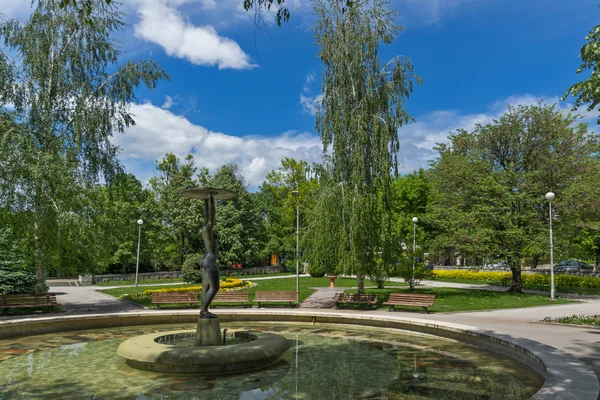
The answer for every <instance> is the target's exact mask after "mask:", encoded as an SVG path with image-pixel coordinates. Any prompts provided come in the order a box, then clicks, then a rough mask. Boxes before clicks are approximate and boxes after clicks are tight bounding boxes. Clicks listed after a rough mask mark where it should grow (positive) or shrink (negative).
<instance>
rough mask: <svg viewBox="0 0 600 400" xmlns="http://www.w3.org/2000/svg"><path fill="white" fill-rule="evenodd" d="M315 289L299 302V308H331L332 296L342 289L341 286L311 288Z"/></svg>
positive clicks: (332, 303) (333, 303)
mask: <svg viewBox="0 0 600 400" xmlns="http://www.w3.org/2000/svg"><path fill="white" fill-rule="evenodd" d="M313 289H316V290H317V291H316V292H314V293H313V294H312V295H310V296H309V297H308V298H307V299H306V300H304V301H303V302H302V303H301V304H300V308H333V306H334V305H335V302H334V301H333V297H334V296H335V295H337V294H339V293H342V292H343V291H344V289H343V288H313Z"/></svg>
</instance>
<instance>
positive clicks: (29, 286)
mask: <svg viewBox="0 0 600 400" xmlns="http://www.w3.org/2000/svg"><path fill="white" fill-rule="evenodd" d="M41 289H42V290H41V291H38V292H36V279H35V274H33V273H31V272H28V271H25V270H11V269H5V268H0V294H18V293H42V292H46V291H47V290H48V287H47V286H45V285H43V286H42V288H41Z"/></svg>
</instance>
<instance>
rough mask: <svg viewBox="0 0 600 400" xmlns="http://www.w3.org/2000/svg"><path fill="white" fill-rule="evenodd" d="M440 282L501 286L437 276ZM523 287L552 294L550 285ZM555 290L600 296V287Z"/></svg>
mask: <svg viewBox="0 0 600 400" xmlns="http://www.w3.org/2000/svg"><path fill="white" fill-rule="evenodd" d="M436 281H439V282H455V283H472V284H474V285H496V286H500V283H499V282H498V281H480V280H476V279H448V278H437V279H436ZM523 289H529V290H541V291H544V292H548V294H550V285H534V284H530V283H528V284H523ZM555 290H556V292H557V293H574V294H588V295H595V296H600V288H583V287H572V286H556V287H555Z"/></svg>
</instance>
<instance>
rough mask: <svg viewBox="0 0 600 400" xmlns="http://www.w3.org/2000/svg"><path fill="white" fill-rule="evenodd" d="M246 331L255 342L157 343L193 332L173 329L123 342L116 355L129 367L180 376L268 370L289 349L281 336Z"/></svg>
mask: <svg viewBox="0 0 600 400" xmlns="http://www.w3.org/2000/svg"><path fill="white" fill-rule="evenodd" d="M244 332H248V333H250V334H251V335H253V336H254V337H256V339H255V340H252V341H250V342H244V343H239V344H233V345H226V346H191V347H183V346H179V347H178V346H170V345H164V344H160V343H158V342H157V341H156V339H157V338H159V337H163V336H168V335H177V334H184V333H190V334H193V335H195V333H196V332H195V331H190V330H176V331H164V332H154V333H148V334H145V335H140V336H135V337H132V338H130V339H127V340H125V341H124V342H123V343H121V344H120V345H119V347H118V348H117V354H118V355H119V356H121V357H123V358H125V359H126V360H127V362H128V364H130V365H131V366H133V367H136V368H139V369H144V370H149V371H156V372H176V373H184V374H201V375H215V374H236V373H241V372H249V371H254V370H259V369H263V368H267V367H270V366H271V365H274V364H276V363H277V362H279V360H280V359H281V355H282V354H283V353H285V352H286V351H287V350H288V349H289V348H290V342H289V341H288V340H287V339H286V338H284V337H283V336H280V335H277V334H274V333H268V332H257V331H244Z"/></svg>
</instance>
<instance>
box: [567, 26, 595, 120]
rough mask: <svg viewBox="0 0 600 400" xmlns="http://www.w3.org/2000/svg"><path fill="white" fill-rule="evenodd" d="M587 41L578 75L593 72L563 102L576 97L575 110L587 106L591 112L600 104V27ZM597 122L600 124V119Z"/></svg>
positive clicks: (590, 34) (592, 31) (582, 49)
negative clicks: (588, 71) (590, 70)
mask: <svg viewBox="0 0 600 400" xmlns="http://www.w3.org/2000/svg"><path fill="white" fill-rule="evenodd" d="M585 40H586V41H587V43H586V44H585V45H583V47H582V48H581V66H580V67H579V68H578V69H577V71H576V73H577V74H580V73H582V72H583V71H585V70H588V69H592V72H591V74H590V76H589V77H588V78H587V79H586V80H583V81H581V82H578V83H575V84H574V85H572V86H571V87H570V88H569V89H568V90H567V92H566V93H565V94H564V95H563V96H562V98H561V100H563V101H564V100H566V99H567V98H568V97H569V96H572V97H575V98H576V100H575V107H574V109H573V110H575V109H577V108H578V107H581V106H583V105H584V104H587V111H590V112H591V111H593V110H594V109H596V107H598V105H599V104H600V91H599V88H600V63H598V60H599V59H600V25H597V26H596V27H594V29H592V30H591V31H590V33H589V34H588V35H587V36H586V37H585ZM598 111H600V108H599V109H598ZM597 122H598V124H600V118H599V119H598V121H597Z"/></svg>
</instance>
